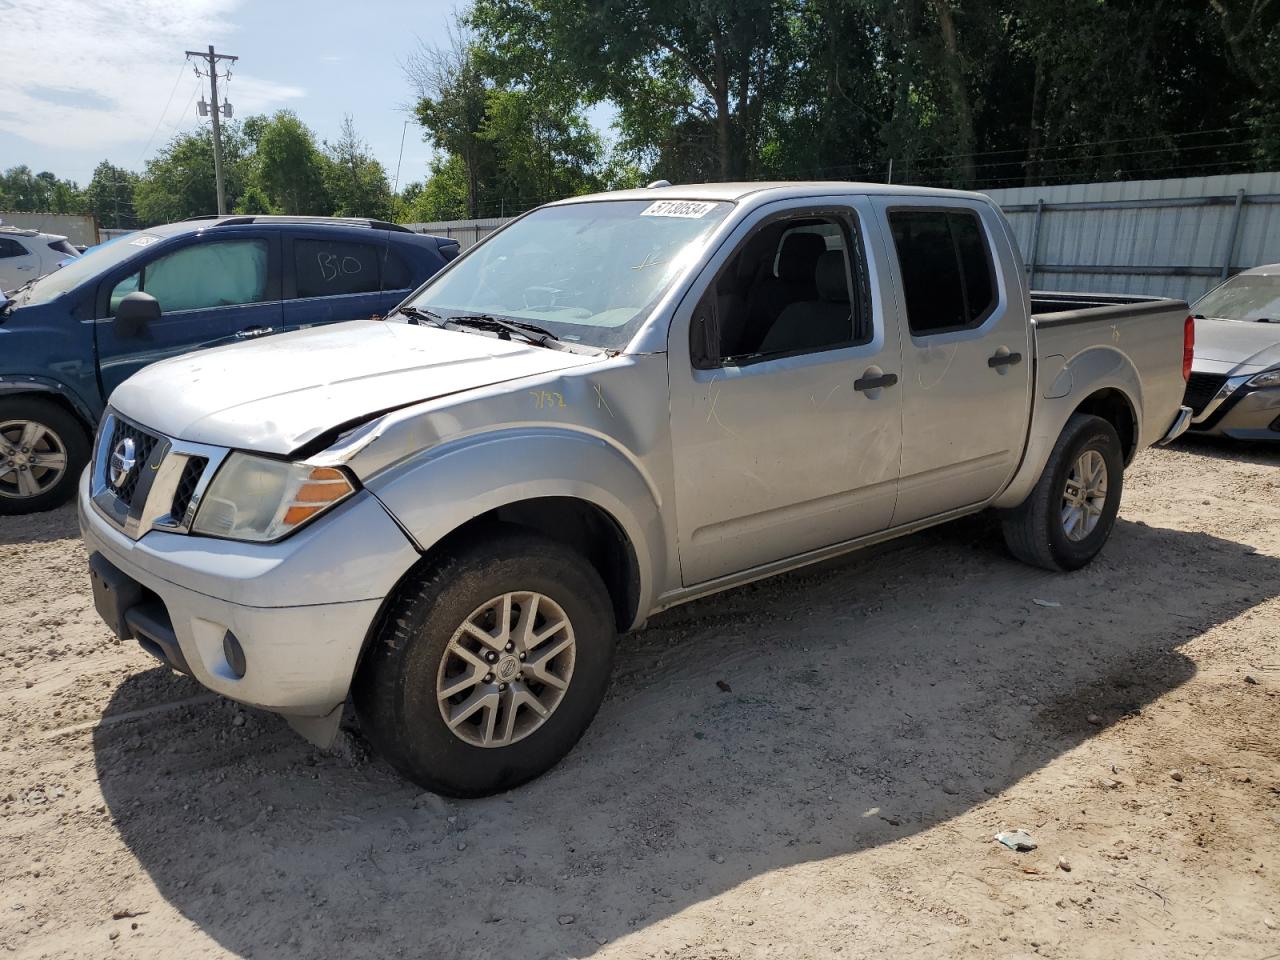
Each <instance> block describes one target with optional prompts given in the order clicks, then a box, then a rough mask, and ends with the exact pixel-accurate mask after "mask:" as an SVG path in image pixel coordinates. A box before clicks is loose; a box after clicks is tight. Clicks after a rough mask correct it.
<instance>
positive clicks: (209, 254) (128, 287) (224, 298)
mask: <svg viewBox="0 0 1280 960" xmlns="http://www.w3.org/2000/svg"><path fill="white" fill-rule="evenodd" d="M139 280H141V283H139ZM139 289H140V290H142V291H143V292H144V293H149V294H151V296H153V297H155V298H156V299H157V300H158V301H160V309H161V310H162V311H164V312H165V313H171V312H173V311H174V310H203V309H207V308H209V307H229V306H235V305H239V304H244V303H261V302H262V301H263V300H265V299H267V244H266V241H265V240H222V241H219V242H218V243H200V244H196V245H194V246H190V247H183V248H182V249H181V250H175V251H174V252H173V253H170V254H168V255H167V256H163V257H159V258H158V259H156V260H154V261H152V262H151V263H149V264H147V265H146V266H145V267H143V268H142V270H141V271H140V272H139V273H135V274H133V275H132V276H129V277H126V278H125V279H123V280H121V281H120V282H119V283H118V284H116V286H115V288H114V289H113V290H112V291H111V305H110V310H111V315H112V316H115V312H116V307H117V306H118V305H119V304H120V301H121V299H123V298H124V296H125V295H126V294H129V293H133V292H134V291H136V290H139Z"/></svg>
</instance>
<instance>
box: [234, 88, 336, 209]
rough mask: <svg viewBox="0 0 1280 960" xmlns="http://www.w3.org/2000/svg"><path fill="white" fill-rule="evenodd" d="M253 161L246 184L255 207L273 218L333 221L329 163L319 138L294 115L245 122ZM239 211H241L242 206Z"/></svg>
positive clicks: (280, 114)
mask: <svg viewBox="0 0 1280 960" xmlns="http://www.w3.org/2000/svg"><path fill="white" fill-rule="evenodd" d="M245 137H246V138H247V139H248V141H249V144H250V145H251V147H252V155H251V157H250V158H249V160H248V162H247V163H246V164H245V166H246V168H247V171H246V176H245V180H246V183H247V186H248V187H249V188H251V189H252V190H253V191H254V192H253V195H252V196H253V199H254V204H255V205H261V204H262V202H263V201H264V200H265V204H266V206H267V207H268V211H269V212H270V213H287V214H301V215H320V216H327V215H328V214H330V213H332V212H333V201H332V200H331V198H330V197H329V192H328V190H327V189H326V186H325V173H326V159H325V156H324V154H322V153H321V152H320V150H319V148H318V147H317V146H316V138H315V134H313V133H312V132H311V129H310V128H309V127H308V126H307V125H306V124H304V123H303V122H302V121H301V120H299V119H298V117H297V114H295V113H294V112H293V111H292V110H280V111H278V112H276V113H275V114H273V115H272V116H270V117H250V118H249V119H248V120H246V121H245ZM236 209H240V207H239V206H237V207H236Z"/></svg>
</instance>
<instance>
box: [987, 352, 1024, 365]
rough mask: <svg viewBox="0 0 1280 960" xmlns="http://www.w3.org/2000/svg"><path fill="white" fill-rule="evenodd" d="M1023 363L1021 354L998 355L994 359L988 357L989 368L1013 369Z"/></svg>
mask: <svg viewBox="0 0 1280 960" xmlns="http://www.w3.org/2000/svg"><path fill="white" fill-rule="evenodd" d="M1021 362H1022V354H1020V353H997V354H996V355H995V356H994V357H987V366H988V367H1011V366H1013V365H1014V364H1015V363H1021Z"/></svg>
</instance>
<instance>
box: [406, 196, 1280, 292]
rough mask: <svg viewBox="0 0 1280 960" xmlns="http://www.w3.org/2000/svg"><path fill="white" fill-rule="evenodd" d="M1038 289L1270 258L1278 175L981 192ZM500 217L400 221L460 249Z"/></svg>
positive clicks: (1205, 283) (1278, 213)
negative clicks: (1004, 218)
mask: <svg viewBox="0 0 1280 960" xmlns="http://www.w3.org/2000/svg"><path fill="white" fill-rule="evenodd" d="M987 192H988V194H989V196H990V197H991V198H992V199H993V200H995V201H996V202H997V203H999V204H1000V205H1001V207H1003V208H1004V211H1005V213H1006V214H1007V215H1008V217H1009V221H1010V223H1011V224H1012V225H1013V231H1014V234H1015V236H1016V237H1017V239H1018V245H1019V247H1020V248H1021V250H1022V255H1023V258H1024V259H1025V260H1026V261H1027V268H1028V271H1029V272H1030V274H1031V283H1032V286H1034V287H1035V288H1036V289H1039V290H1075V291H1081V292H1088V293H1137V294H1150V295H1152V296H1165V297H1180V298H1183V299H1185V300H1188V301H1194V300H1196V299H1198V298H1199V297H1200V296H1201V295H1202V294H1203V293H1204V292H1205V291H1207V290H1208V289H1209V288H1210V287H1212V286H1214V285H1215V284H1216V283H1218V282H1219V280H1221V279H1223V278H1225V277H1226V276H1228V275H1230V274H1231V273H1235V272H1237V271H1239V270H1243V269H1247V268H1249V267H1256V266H1258V265H1260V264H1263V263H1280V173H1249V174H1224V175H1221V176H1213V177H1188V178H1185V179H1181V180H1130V181H1123V182H1117V183H1083V184H1068V185H1064V186H1056V187H1017V188H1014V189H1010V190H991V191H987ZM509 219H510V218H509V217H508V218H502V217H495V218H492V219H489V220H452V221H447V222H441V223H413V224H409V226H410V227H412V228H413V229H414V230H419V231H421V232H423V233H432V234H436V235H439V236H447V237H452V238H453V239H455V240H457V241H459V243H460V244H461V246H462V249H464V250H465V249H466V248H467V247H470V246H472V245H473V244H475V243H477V242H479V241H480V240H481V239H482V238H484V237H486V236H488V235H489V234H490V233H492V232H493V231H494V230H496V229H497V228H498V227H500V226H502V224H504V223H506V222H507V221H508V220H509Z"/></svg>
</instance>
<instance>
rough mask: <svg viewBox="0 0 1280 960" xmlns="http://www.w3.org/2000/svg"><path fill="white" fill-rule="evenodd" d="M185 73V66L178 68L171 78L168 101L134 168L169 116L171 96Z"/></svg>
mask: <svg viewBox="0 0 1280 960" xmlns="http://www.w3.org/2000/svg"><path fill="white" fill-rule="evenodd" d="M186 72H187V68H186V66H185V65H184V66H181V67H179V68H178V75H177V76H176V77H174V78H173V86H172V87H170V88H169V99H168V100H166V101H165V102H164V109H163V110H161V111H160V119H159V120H157V121H156V125H155V127H154V128H153V129H152V130H151V136H149V137H147V145H146V146H145V147H143V148H142V152H141V153H139V154H138V160H137V162H136V163H134V166H135V167H136V166H138V165H139V164H141V163H142V158H143V157H145V156H146V155H147V151H148V150H150V149H151V141H153V140H154V139H155V138H156V131H157V130H159V129H160V124H162V123H164V118H165V117H166V116H168V115H169V105H170V104H171V103H173V95H174V94H175V93H177V92H178V84H180V83H181V82H182V75H183V74H184V73H186Z"/></svg>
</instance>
